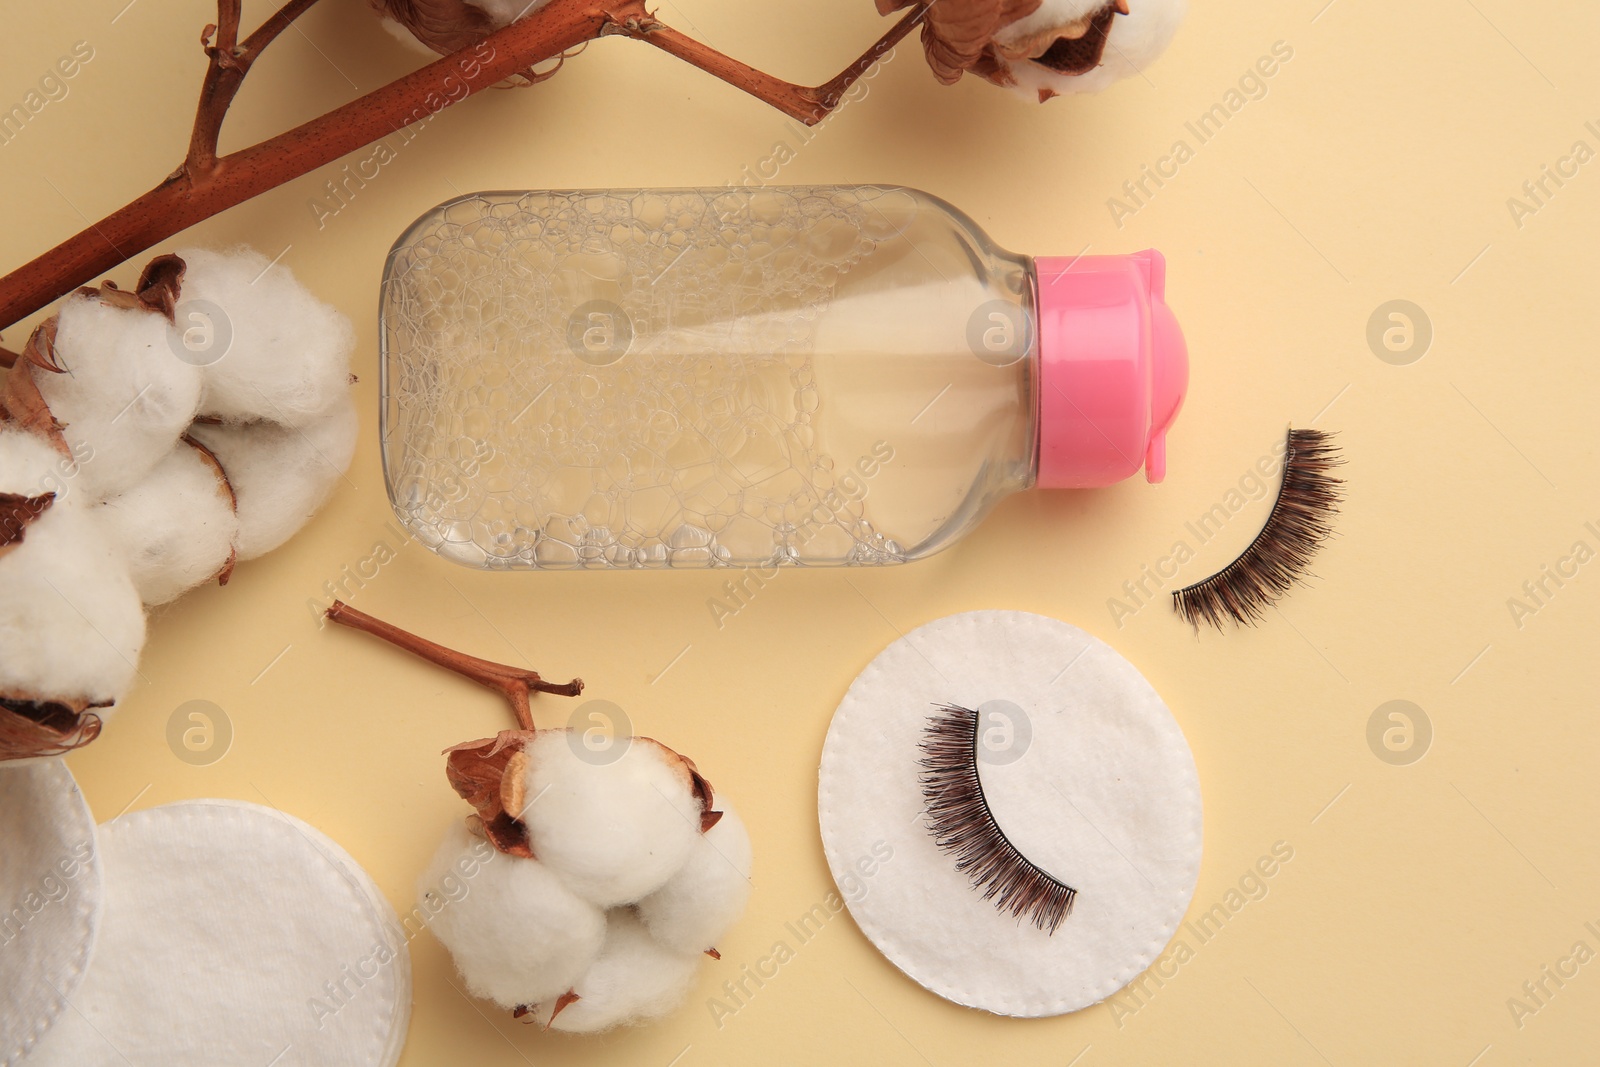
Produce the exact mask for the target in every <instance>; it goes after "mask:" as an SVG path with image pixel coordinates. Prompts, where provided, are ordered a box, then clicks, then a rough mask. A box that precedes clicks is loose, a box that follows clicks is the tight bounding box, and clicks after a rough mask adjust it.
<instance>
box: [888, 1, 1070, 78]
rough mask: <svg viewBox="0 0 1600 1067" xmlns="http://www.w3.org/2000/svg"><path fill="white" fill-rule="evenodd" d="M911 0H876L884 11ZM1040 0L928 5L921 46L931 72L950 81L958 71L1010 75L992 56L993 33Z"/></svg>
mask: <svg viewBox="0 0 1600 1067" xmlns="http://www.w3.org/2000/svg"><path fill="white" fill-rule="evenodd" d="M914 2H915V0H877V4H878V14H880V15H887V14H889V12H891V11H898V10H900V9H901V8H904V7H910V6H911V5H912V4H913V3H914ZM1040 2H1041V0H939V2H938V3H936V4H934V5H933V6H932V7H930V8H929V9H928V14H927V17H926V18H925V19H924V20H923V23H922V48H923V51H925V52H926V53H927V57H928V66H929V67H930V68H931V69H932V70H933V76H934V77H935V78H937V79H939V81H940V82H942V83H944V84H945V85H953V84H955V82H957V81H959V80H960V78H961V75H963V74H966V73H968V72H971V73H974V74H978V75H980V76H981V77H984V78H987V79H988V80H990V81H994V82H999V79H1000V77H1001V76H1004V77H1005V79H1006V82H999V83H1000V84H1006V83H1008V82H1009V81H1010V75H1009V74H1006V73H1005V68H1004V67H1003V66H1002V65H1000V64H999V63H998V62H997V61H996V59H995V54H994V51H993V48H992V47H991V46H992V45H993V43H994V38H995V34H997V33H999V32H1000V31H1001V30H1003V29H1005V28H1006V27H1007V26H1009V25H1011V24H1012V23H1013V22H1016V21H1017V20H1018V19H1022V18H1027V17H1028V16H1029V15H1031V14H1033V13H1034V12H1035V11H1037V10H1038V9H1039V4H1040Z"/></svg>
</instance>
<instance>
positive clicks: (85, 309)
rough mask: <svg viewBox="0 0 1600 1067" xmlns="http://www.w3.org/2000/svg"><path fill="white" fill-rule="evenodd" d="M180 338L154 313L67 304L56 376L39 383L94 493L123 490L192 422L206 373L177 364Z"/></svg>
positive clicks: (84, 301) (83, 299) (46, 374)
mask: <svg viewBox="0 0 1600 1067" xmlns="http://www.w3.org/2000/svg"><path fill="white" fill-rule="evenodd" d="M176 343H177V341H176V335H175V334H174V333H173V332H172V328H171V326H170V325H169V324H168V322H167V320H166V318H165V317H163V316H162V315H160V314H158V313H156V312H152V311H141V310H137V309H128V308H117V307H110V306H107V305H105V304H102V303H100V301H99V299H98V298H97V297H92V296H73V297H70V298H68V299H67V300H66V301H65V302H64V303H63V304H62V306H61V317H60V320H59V323H58V326H57V329H56V339H55V357H56V362H57V363H59V364H60V365H61V366H62V367H64V368H66V370H65V372H64V373H60V374H57V373H54V372H51V371H47V370H41V369H39V368H34V370H33V372H32V373H33V379H34V381H35V382H37V383H38V385H39V393H40V395H41V396H43V397H44V400H45V402H46V403H47V404H49V405H50V412H51V414H53V415H54V416H55V418H56V421H58V422H60V423H61V424H62V434H63V436H65V437H66V439H67V444H68V445H69V446H71V448H72V451H73V454H74V455H76V456H78V457H80V459H81V460H82V464H81V467H82V470H81V478H82V482H81V484H82V485H83V487H84V488H85V489H86V490H87V491H88V492H89V493H90V494H91V495H104V494H108V493H113V492H116V491H118V490H120V489H125V488H127V487H128V486H131V485H133V484H134V483H135V482H137V481H138V480H139V479H140V478H143V477H144V476H145V475H146V474H149V473H150V470H151V468H153V467H154V466H155V465H156V464H157V463H159V462H160V461H161V459H162V457H163V456H165V455H166V454H167V452H168V451H169V450H170V449H171V448H172V445H173V443H174V442H175V441H177V439H178V437H179V435H181V434H182V433H183V431H184V430H185V429H186V428H187V427H188V425H189V421H190V420H191V419H193V418H194V416H195V412H196V410H197V409H198V408H199V403H200V371H199V369H198V368H197V367H194V366H192V365H190V364H189V363H186V362H184V361H183V360H181V359H179V358H178V356H177V354H176V351H175V349H174V345H175V344H176Z"/></svg>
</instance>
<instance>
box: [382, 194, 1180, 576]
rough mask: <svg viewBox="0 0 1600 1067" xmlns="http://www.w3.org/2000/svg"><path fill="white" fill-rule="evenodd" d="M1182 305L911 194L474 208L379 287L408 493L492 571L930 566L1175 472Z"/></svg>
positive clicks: (388, 454) (392, 478) (469, 203)
mask: <svg viewBox="0 0 1600 1067" xmlns="http://www.w3.org/2000/svg"><path fill="white" fill-rule="evenodd" d="M1165 286H1166V267H1165V262H1164V261H1163V259H1162V257H1161V255H1160V253H1158V252H1155V251H1145V252H1137V253H1134V254H1132V255H1125V256H1081V257H1078V258H1074V259H1065V258H1050V257H1039V258H1034V257H1030V256H1025V255H1018V254H1015V253H1012V252H1007V251H1005V250H1004V249H1001V248H999V247H997V246H996V245H995V244H994V242H993V241H991V240H990V239H989V237H988V236H986V235H985V234H984V233H983V231H982V230H980V229H979V228H978V226H977V225H976V224H975V223H974V222H973V221H972V220H971V219H969V218H968V217H967V216H966V215H964V214H962V213H961V212H959V211H957V210H956V209H955V208H953V207H951V206H950V205H948V204H946V203H945V202H943V201H942V200H939V199H937V198H935V197H932V196H929V195H928V194H926V193H922V192H918V191H916V190H913V189H905V188H899V187H894V186H880V185H863V186H811V187H787V188H708V189H659V190H616V189H613V190H593V191H577V192H572V191H568V192H525V193H519V192H502V193H480V194H475V195H471V196H465V197H462V198H460V199H457V200H453V201H450V202H448V203H445V204H442V205H440V206H439V207H437V208H435V209H434V210H432V211H430V212H428V213H427V214H426V215H424V216H423V217H422V218H421V219H419V220H418V221H417V222H416V223H415V224H414V225H412V226H411V228H410V229H408V230H407V231H406V233H405V234H404V235H403V236H402V237H401V238H400V240H399V241H398V242H397V243H396V244H395V246H394V248H393V249H392V250H391V252H390V254H389V258H388V262H387V264H386V268H385V273H384V281H383V291H382V299H381V331H380V332H381V341H382V345H383V381H382V393H383V409H382V438H383V440H382V448H383V462H384V471H385V477H386V481H387V484H388V490H389V495H390V499H391V501H392V502H393V505H394V508H395V511H396V513H397V514H398V516H399V517H400V520H401V521H402V523H404V525H405V526H406V527H407V529H408V530H410V532H411V533H412V534H413V535H414V536H416V537H417V538H418V539H419V540H421V541H422V542H423V543H425V544H427V545H429V546H430V547H432V548H433V549H435V550H436V551H437V552H439V553H440V554H441V555H443V556H446V557H448V558H450V559H453V560H455V561H457V562H459V563H464V564H467V565H470V566H474V567H485V568H646V567H680V568H681V567H715V566H760V567H776V566H784V565H823V564H853V565H867V564H885V563H901V562H905V561H909V560H915V559H920V558H922V557H924V556H927V555H930V554H931V553H934V552H937V551H939V550H940V549H943V548H945V547H947V546H949V545H950V544H951V543H953V542H954V541H956V540H957V539H958V538H960V537H961V536H962V535H963V534H965V533H966V532H967V531H968V530H971V529H972V528H973V527H974V526H975V525H976V524H977V523H978V522H979V521H980V520H981V519H982V518H983V517H984V515H985V514H987V513H988V512H989V510H990V509H991V508H992V507H993V506H994V504H995V502H996V501H997V500H999V499H1000V498H1001V497H1002V496H1005V495H1006V494H1008V493H1012V492H1017V491H1019V490H1023V489H1029V488H1033V487H1038V488H1045V489H1061V488H1092V487H1096V486H1106V485H1110V484H1112V483H1114V482H1117V481H1120V480H1122V479H1124V478H1128V477H1131V476H1132V475H1133V474H1135V473H1136V472H1138V471H1139V470H1140V469H1141V468H1143V469H1144V471H1145V475H1146V477H1147V478H1148V479H1149V480H1150V481H1152V482H1156V481H1160V480H1161V478H1162V475H1163V473H1164V471H1165V466H1166V453H1165V437H1166V433H1167V430H1168V428H1169V427H1170V426H1171V425H1172V422H1173V419H1174V418H1175V417H1176V415H1177V413H1178V409H1179V407H1180V405H1181V404H1182V401H1183V395H1184V390H1185V388H1186V386H1187V383H1188V357H1187V352H1186V349H1185V346H1184V341H1183V336H1182V333H1181V332H1180V331H1179V328H1178V324H1177V321H1176V319H1175V318H1174V317H1173V314H1172V312H1171V311H1170V310H1169V309H1168V308H1167V305H1166V303H1165V299H1164V294H1165Z"/></svg>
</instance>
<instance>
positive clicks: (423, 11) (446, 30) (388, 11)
mask: <svg viewBox="0 0 1600 1067" xmlns="http://www.w3.org/2000/svg"><path fill="white" fill-rule="evenodd" d="M367 4H368V6H370V7H371V8H372V10H373V11H376V12H377V13H378V14H379V15H384V16H387V17H388V18H391V19H394V20H395V21H396V22H398V23H399V24H400V25H402V26H404V27H405V28H406V29H408V30H410V31H411V35H412V36H413V37H415V38H416V39H417V40H419V41H421V42H422V43H423V44H424V45H426V46H427V47H429V48H431V49H433V50H434V51H435V52H438V53H439V54H440V55H443V56H447V55H449V54H450V53H451V52H455V51H459V50H460V49H462V48H465V47H467V46H468V45H471V44H476V43H478V42H479V41H481V40H483V39H484V38H485V37H487V36H488V35H489V34H491V33H493V32H494V29H495V26H494V20H493V19H491V18H490V17H489V13H488V12H487V11H485V10H483V8H481V7H478V6H477V5H475V4H469V3H467V0H367Z"/></svg>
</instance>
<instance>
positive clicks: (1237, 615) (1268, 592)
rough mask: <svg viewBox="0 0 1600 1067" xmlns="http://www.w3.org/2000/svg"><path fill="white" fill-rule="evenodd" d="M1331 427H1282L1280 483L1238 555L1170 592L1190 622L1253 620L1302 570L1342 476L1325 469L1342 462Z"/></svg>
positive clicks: (1322, 535) (1324, 528)
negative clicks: (1260, 523) (1260, 522)
mask: <svg viewBox="0 0 1600 1067" xmlns="http://www.w3.org/2000/svg"><path fill="white" fill-rule="evenodd" d="M1343 462H1344V460H1343V459H1342V458H1341V457H1340V455H1339V446H1338V445H1336V444H1334V443H1333V434H1331V433H1324V432H1323V431H1321V430H1293V429H1292V430H1290V431H1289V440H1288V451H1287V452H1285V453H1284V457H1283V483H1282V484H1281V485H1279V486H1278V498H1277V500H1275V501H1274V502H1273V504H1272V513H1271V514H1270V515H1268V516H1267V522H1266V525H1264V526H1262V527H1261V532H1260V533H1258V534H1256V537H1255V540H1253V541H1251V542H1250V547H1248V548H1246V549H1245V550H1244V551H1243V552H1242V553H1240V555H1239V558H1238V559H1236V560H1234V561H1233V562H1232V563H1230V564H1228V565H1227V566H1226V567H1224V568H1222V570H1220V571H1218V572H1217V573H1216V574H1213V575H1212V576H1211V577H1209V578H1207V579H1205V580H1204V581H1200V582H1196V583H1195V584H1194V585H1191V586H1187V587H1186V588H1183V589H1179V590H1178V591H1177V592H1175V593H1173V594H1172V606H1173V609H1174V610H1175V611H1177V613H1178V614H1179V615H1182V616H1183V618H1184V619H1185V620H1186V621H1187V622H1188V623H1189V624H1190V625H1191V626H1193V627H1194V628H1195V629H1197V630H1198V629H1199V628H1200V624H1201V623H1202V622H1205V623H1209V624H1210V625H1212V626H1214V627H1216V628H1217V629H1219V630H1220V629H1222V628H1223V623H1224V621H1225V620H1227V619H1232V620H1233V621H1234V622H1235V623H1238V624H1241V625H1242V624H1245V623H1249V624H1251V625H1254V624H1255V623H1256V622H1257V621H1259V620H1260V618H1261V617H1262V615H1264V614H1265V613H1266V609H1267V608H1268V607H1270V606H1271V605H1272V603H1273V602H1274V601H1276V600H1277V599H1278V598H1279V597H1281V596H1283V595H1284V594H1285V593H1287V592H1288V591H1289V590H1290V589H1291V588H1293V586H1294V585H1295V583H1296V582H1299V581H1301V580H1302V579H1303V578H1304V577H1305V576H1306V575H1307V573H1309V572H1308V569H1307V568H1308V567H1309V566H1310V564H1311V557H1312V556H1314V555H1315V554H1316V551H1317V548H1318V547H1319V546H1320V545H1321V544H1322V542H1323V541H1325V540H1327V539H1328V537H1330V536H1331V535H1332V533H1333V521H1332V520H1333V516H1334V515H1335V514H1337V513H1338V511H1339V501H1340V500H1341V499H1343V495H1344V494H1343V490H1342V489H1341V488H1340V487H1341V486H1342V485H1343V484H1344V482H1343V480H1342V479H1339V478H1335V477H1333V475H1332V474H1331V473H1329V472H1330V471H1331V470H1332V469H1333V468H1334V467H1336V466H1338V465H1339V464H1341V463H1343Z"/></svg>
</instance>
